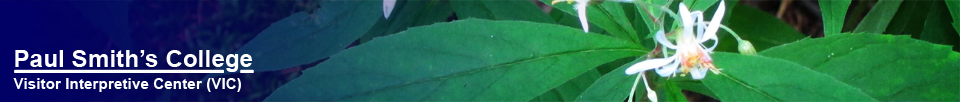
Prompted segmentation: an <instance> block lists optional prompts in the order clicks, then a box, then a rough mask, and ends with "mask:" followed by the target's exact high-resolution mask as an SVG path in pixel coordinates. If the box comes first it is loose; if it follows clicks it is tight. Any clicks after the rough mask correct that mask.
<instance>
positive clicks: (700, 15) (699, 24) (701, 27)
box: [690, 11, 707, 39]
mask: <svg viewBox="0 0 960 102" xmlns="http://www.w3.org/2000/svg"><path fill="white" fill-rule="evenodd" d="M693 12H694V13H691V15H690V16H693V17H694V18H695V19H696V21H694V22H696V23H697V27H696V28H697V39H703V30H704V29H707V24H706V23H704V22H703V12H700V11H693Z"/></svg>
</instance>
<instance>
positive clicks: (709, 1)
mask: <svg viewBox="0 0 960 102" xmlns="http://www.w3.org/2000/svg"><path fill="white" fill-rule="evenodd" d="M686 1H696V2H694V3H692V4H687V5H690V10H691V11H694V10H700V11H707V9H709V8H710V7H711V6H713V4H716V3H717V1H720V0H684V2H686ZM704 20H707V19H704Z"/></svg>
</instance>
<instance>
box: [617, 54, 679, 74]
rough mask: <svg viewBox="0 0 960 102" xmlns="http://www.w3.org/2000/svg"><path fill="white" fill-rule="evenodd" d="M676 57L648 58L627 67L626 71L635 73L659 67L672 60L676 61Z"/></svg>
mask: <svg viewBox="0 0 960 102" xmlns="http://www.w3.org/2000/svg"><path fill="white" fill-rule="evenodd" d="M674 58H675V57H670V58H656V59H648V60H645V61H641V62H639V63H636V64H633V65H631V66H630V67H629V68H627V70H626V73H627V75H633V74H637V73H640V72H642V71H646V70H650V69H654V68H658V67H661V66H664V65H667V64H670V62H673V61H674Z"/></svg>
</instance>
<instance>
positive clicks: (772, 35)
mask: <svg viewBox="0 0 960 102" xmlns="http://www.w3.org/2000/svg"><path fill="white" fill-rule="evenodd" d="M733 9H734V10H733V13H731V14H726V15H725V16H729V17H730V18H729V19H725V20H724V21H730V22H728V23H727V24H725V25H727V26H729V27H730V29H732V30H733V31H734V32H736V33H737V34H739V35H740V37H741V38H743V40H748V41H750V42H751V43H752V44H753V47H754V48H755V49H756V51H762V50H764V49H767V48H770V47H773V46H777V45H783V44H787V43H790V42H794V41H797V40H800V39H803V38H805V37H806V36H805V35H803V34H802V33H800V31H797V30H796V29H793V26H790V24H787V23H786V22H783V20H780V19H778V18H777V17H775V16H773V15H770V14H768V13H766V12H763V11H760V10H759V9H757V8H754V7H750V6H744V5H738V6H737V7H735V8H733ZM717 36H720V44H718V45H717V49H716V50H717V51H724V52H739V51H738V50H737V45H738V44H737V40H736V39H735V38H734V37H733V36H732V35H730V34H729V32H727V31H719V34H718V35H717ZM708 42H713V41H708Z"/></svg>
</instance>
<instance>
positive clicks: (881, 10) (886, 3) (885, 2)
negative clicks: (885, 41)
mask: <svg viewBox="0 0 960 102" xmlns="http://www.w3.org/2000/svg"><path fill="white" fill-rule="evenodd" d="M901 3H903V0H880V1H878V2H877V4H876V5H874V6H873V8H872V9H870V12H868V13H867V16H865V17H863V20H862V21H860V24H859V25H857V28H856V29H853V32H854V33H883V31H886V29H887V25H888V24H890V19H893V16H894V15H895V14H897V9H899V8H900V4H901Z"/></svg>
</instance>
